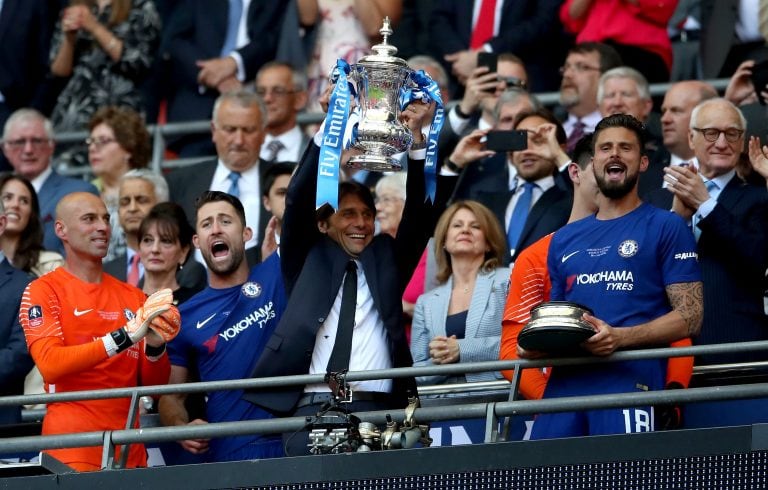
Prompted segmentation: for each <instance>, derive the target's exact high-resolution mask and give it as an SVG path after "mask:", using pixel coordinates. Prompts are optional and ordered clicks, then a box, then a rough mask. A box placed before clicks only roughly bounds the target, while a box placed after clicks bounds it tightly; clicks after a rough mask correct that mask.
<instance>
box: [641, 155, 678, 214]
mask: <svg viewBox="0 0 768 490" xmlns="http://www.w3.org/2000/svg"><path fill="white" fill-rule="evenodd" d="M670 159H671V155H670V154H669V150H667V149H666V148H664V147H663V146H662V147H660V148H659V149H658V150H656V151H655V152H653V153H652V154H650V155H648V169H647V170H646V171H645V172H643V173H641V174H640V182H639V184H638V186H637V192H638V194H639V195H640V198H641V199H642V200H643V201H649V200H650V199H651V196H652V195H653V194H655V193H657V192H658V190H659V189H661V190H663V191H664V192H666V193H667V194H669V191H667V190H666V189H664V188H662V187H661V186H662V185H664V167H666V166H668V165H669V162H670ZM667 209H669V208H667Z"/></svg>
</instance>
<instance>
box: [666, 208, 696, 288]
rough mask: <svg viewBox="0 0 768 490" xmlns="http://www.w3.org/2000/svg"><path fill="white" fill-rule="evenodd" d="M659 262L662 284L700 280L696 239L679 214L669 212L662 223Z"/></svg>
mask: <svg viewBox="0 0 768 490" xmlns="http://www.w3.org/2000/svg"><path fill="white" fill-rule="evenodd" d="M658 250H659V264H660V265H661V271H662V274H663V280H664V285H665V286H668V285H670V284H676V283H681V282H696V281H701V269H700V267H699V263H698V260H697V257H698V256H697V253H696V240H695V238H694V236H693V233H691V230H690V229H689V228H688V226H686V224H685V222H684V221H683V220H682V218H680V217H679V216H677V215H675V214H672V213H669V216H668V217H667V220H666V221H665V222H664V223H663V224H662V233H661V240H660V246H659V249H658Z"/></svg>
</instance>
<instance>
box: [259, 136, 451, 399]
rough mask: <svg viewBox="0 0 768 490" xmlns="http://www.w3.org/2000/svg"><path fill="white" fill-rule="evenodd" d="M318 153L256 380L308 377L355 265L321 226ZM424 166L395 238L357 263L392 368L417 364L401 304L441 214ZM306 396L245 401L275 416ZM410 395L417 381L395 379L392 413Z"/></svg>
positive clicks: (309, 167) (291, 196)
mask: <svg viewBox="0 0 768 490" xmlns="http://www.w3.org/2000/svg"><path fill="white" fill-rule="evenodd" d="M319 154H320V149H319V148H318V147H317V145H315V144H311V145H310V146H309V147H308V148H307V151H306V152H305V154H304V157H303V158H302V161H301V163H300V164H299V167H298V170H297V172H296V174H295V175H294V177H293V179H292V180H291V184H290V186H289V188H288V195H287V196H286V209H285V215H284V216H283V232H282V235H281V241H280V254H281V264H282V270H283V278H284V281H285V286H286V292H287V293H288V305H287V307H286V310H285V312H284V313H283V316H282V318H281V319H280V323H278V325H277V329H276V330H275V332H274V334H273V335H272V337H271V338H270V339H269V340H268V341H267V345H266V348H265V349H264V352H263V354H262V355H261V357H260V358H259V360H258V361H257V362H256V365H255V367H254V370H253V377H265V376H286V375H298V374H307V373H309V367H310V363H311V360H312V352H313V350H314V346H315V338H316V335H317V331H318V329H319V328H320V326H321V325H322V324H323V323H324V322H325V317H326V316H327V314H328V312H329V311H330V309H331V306H332V305H333V302H334V300H335V298H336V295H337V294H338V291H339V288H340V287H341V283H342V280H343V277H344V272H345V266H346V264H347V262H348V261H349V259H350V257H349V255H347V253H346V252H344V250H343V249H342V248H341V247H340V246H339V245H338V244H337V243H336V242H334V241H333V240H331V239H330V238H328V237H327V236H326V235H324V234H322V233H320V231H318V228H317V222H316V220H315V189H316V187H317V168H318V157H319ZM423 168H424V162H423V160H422V161H417V160H409V162H408V182H407V185H406V195H407V199H406V203H405V209H404V210H403V218H402V221H401V222H400V227H399V228H398V233H397V238H396V239H395V238H392V237H390V236H389V235H377V236H375V237H374V238H373V240H372V241H371V243H370V244H369V245H368V246H367V247H365V249H364V250H363V252H362V253H361V254H360V257H359V261H360V262H361V263H362V268H363V271H364V273H365V277H366V281H367V282H368V285H369V287H370V290H371V295H372V297H373V301H374V304H375V305H376V309H377V310H378V312H379V315H380V318H381V320H382V322H383V323H384V328H385V329H386V332H387V340H388V346H389V355H390V359H391V362H392V365H393V366H394V367H406V366H411V365H412V364H413V360H412V359H411V352H410V350H409V349H408V341H407V339H406V337H405V330H404V325H403V307H402V301H401V298H402V296H403V292H404V291H405V287H406V285H407V284H408V281H409V280H410V277H411V275H412V274H413V271H414V269H415V268H416V264H417V263H418V261H419V258H420V257H421V254H422V252H423V251H424V247H425V246H426V244H427V242H428V240H429V237H430V235H431V233H432V228H431V227H430V225H431V224H432V221H433V220H434V214H435V211H436V210H437V208H438V207H440V206H441V205H440V204H437V205H436V206H433V205H432V204H430V203H429V202H428V201H427V202H425V199H424V173H423ZM440 185H441V181H438V186H440ZM302 392H303V388H302V387H296V386H292V387H287V388H282V389H267V390H260V391H253V392H250V393H246V395H245V399H246V400H248V401H251V402H252V403H255V404H257V405H260V406H262V407H264V408H265V409H267V410H270V411H272V412H275V413H289V412H291V411H292V410H293V408H294V406H295V405H296V402H297V401H298V399H299V397H300V396H301V394H302ZM409 395H413V396H415V395H416V383H415V381H414V379H413V378H399V379H394V380H393V387H392V398H391V403H392V405H391V406H392V408H400V407H404V406H405V404H406V403H407V397H408V396H409Z"/></svg>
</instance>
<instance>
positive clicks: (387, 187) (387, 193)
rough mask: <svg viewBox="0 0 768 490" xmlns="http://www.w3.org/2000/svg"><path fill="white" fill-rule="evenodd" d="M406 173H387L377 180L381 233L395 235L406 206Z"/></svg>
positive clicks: (377, 219) (377, 215)
mask: <svg viewBox="0 0 768 490" xmlns="http://www.w3.org/2000/svg"><path fill="white" fill-rule="evenodd" d="M405 181H406V175H405V173H403V172H401V173H396V174H390V175H385V176H384V177H382V178H381V179H379V181H378V182H376V221H377V222H378V224H379V233H386V234H387V235H390V236H392V238H394V237H395V235H396V234H397V227H398V226H400V220H401V219H402V217H403V209H404V208H405Z"/></svg>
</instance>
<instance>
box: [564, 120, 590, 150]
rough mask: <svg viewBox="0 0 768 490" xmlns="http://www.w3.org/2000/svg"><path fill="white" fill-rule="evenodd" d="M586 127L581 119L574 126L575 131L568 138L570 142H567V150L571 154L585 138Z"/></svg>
mask: <svg viewBox="0 0 768 490" xmlns="http://www.w3.org/2000/svg"><path fill="white" fill-rule="evenodd" d="M586 127H587V126H586V125H585V124H584V123H583V122H581V119H578V120H577V121H576V124H574V125H573V130H572V131H571V134H570V135H569V136H568V140H567V141H566V142H565V150H566V151H567V152H568V153H569V154H570V153H571V152H572V151H573V149H574V148H576V143H578V142H579V140H580V139H581V138H582V137H583V136H584V128H586Z"/></svg>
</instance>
